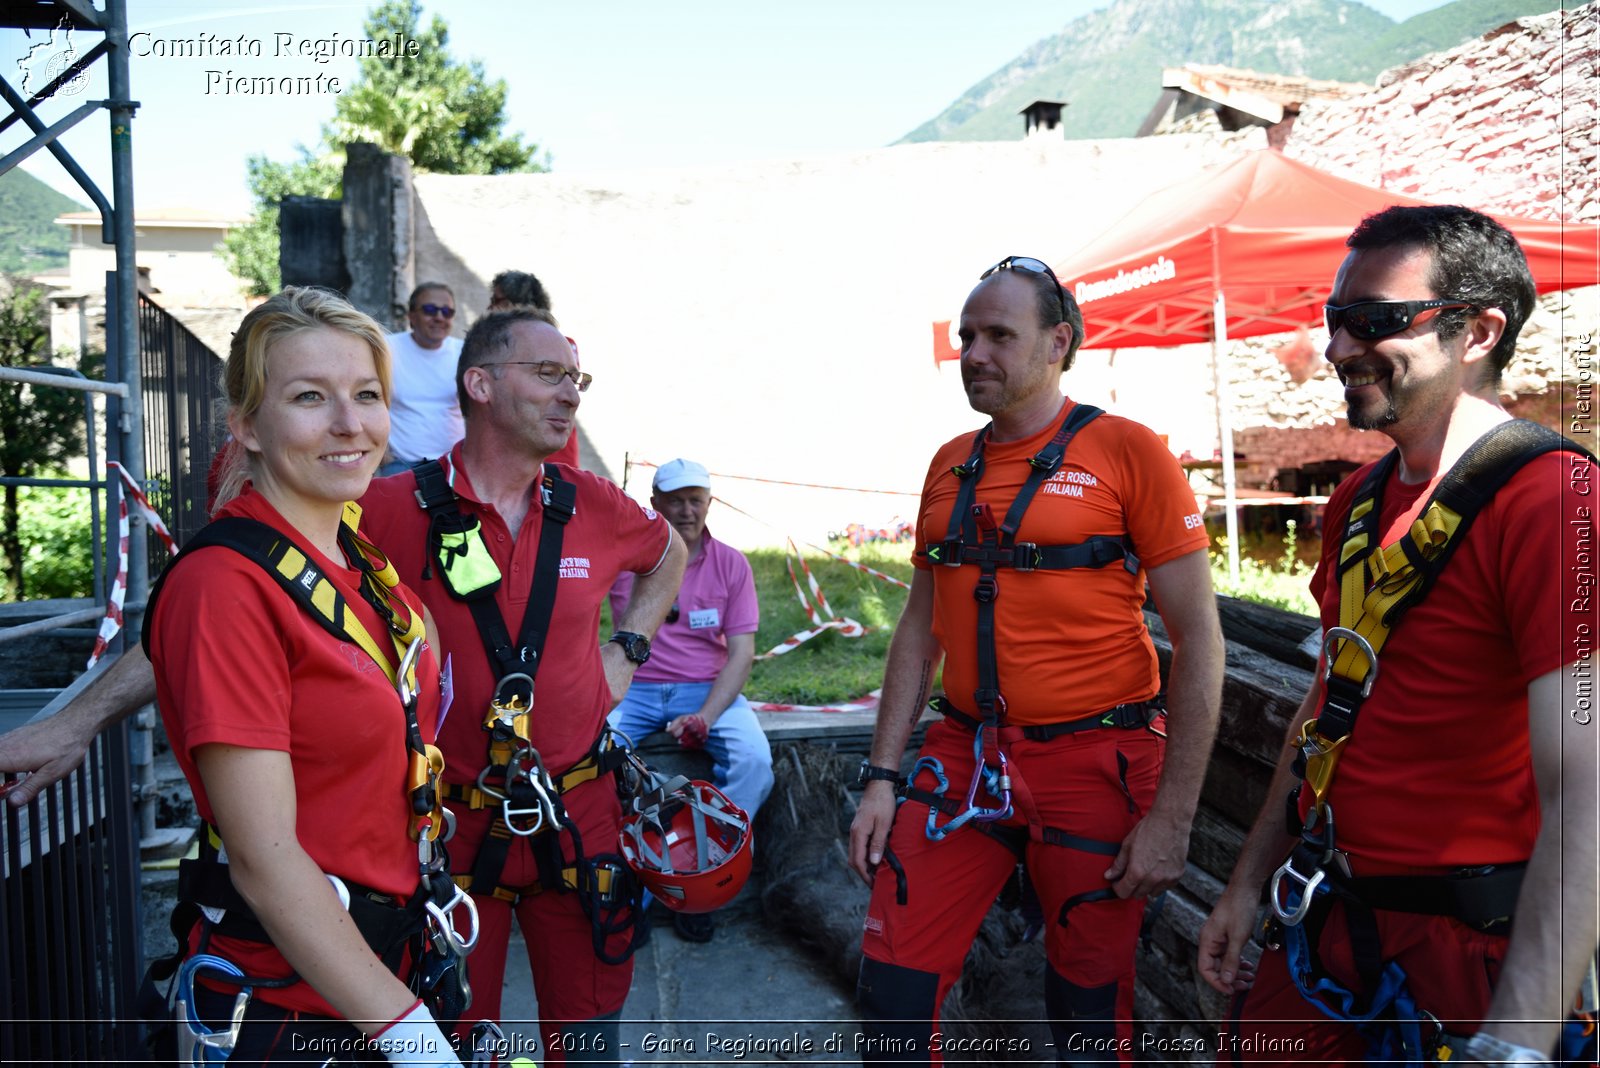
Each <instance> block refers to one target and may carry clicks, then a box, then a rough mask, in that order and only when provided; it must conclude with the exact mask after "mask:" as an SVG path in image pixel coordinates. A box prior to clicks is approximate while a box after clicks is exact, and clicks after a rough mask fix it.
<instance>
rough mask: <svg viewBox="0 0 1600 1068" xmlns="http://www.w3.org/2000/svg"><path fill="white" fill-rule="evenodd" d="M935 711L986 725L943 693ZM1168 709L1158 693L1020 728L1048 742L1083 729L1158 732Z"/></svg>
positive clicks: (961, 723) (969, 725)
mask: <svg viewBox="0 0 1600 1068" xmlns="http://www.w3.org/2000/svg"><path fill="white" fill-rule="evenodd" d="M931 703H932V705H933V710H934V711H935V712H938V713H939V714H940V715H941V716H943V717H944V718H945V719H947V720H949V721H950V722H951V723H953V724H955V725H956V726H958V727H965V728H966V729H967V730H969V731H975V730H977V729H978V728H979V727H981V726H983V724H982V722H981V721H979V720H977V719H975V718H973V717H972V716H969V715H967V714H966V713H965V712H963V711H961V709H959V708H957V707H956V706H955V705H952V704H951V703H950V701H949V699H948V698H946V697H944V696H943V695H940V696H938V697H935V698H934V699H933V701H932V702H931ZM1166 710H1167V703H1166V699H1165V697H1164V695H1161V694H1157V695H1156V696H1155V697H1152V698H1151V699H1150V700H1148V701H1129V702H1128V703H1126V704H1120V705H1117V706H1116V707H1115V708H1108V709H1107V710H1106V711H1104V712H1100V713H1097V714H1096V715H1092V716H1084V717H1083V718H1082V719H1070V720H1065V721H1063V722H1061V723H1035V724H1030V725H1028V726H1025V727H1022V728H1020V729H1021V731H1022V736H1023V737H1024V738H1026V739H1028V740H1029V741H1030V742H1048V741H1051V740H1053V739H1056V738H1060V737H1062V736H1063V735H1068V734H1078V733H1080V732H1082V731H1093V730H1102V729H1106V728H1110V729H1114V730H1125V731H1132V730H1147V729H1148V730H1151V731H1154V732H1155V733H1157V734H1162V736H1163V737H1165V735H1164V733H1163V732H1161V731H1159V730H1156V728H1154V727H1152V726H1151V724H1152V723H1154V722H1155V720H1156V719H1157V717H1159V716H1161V715H1162V714H1163V713H1164V712H1166Z"/></svg>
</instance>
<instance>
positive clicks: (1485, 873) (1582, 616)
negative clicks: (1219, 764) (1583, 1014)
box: [1199, 207, 1597, 1064]
mask: <svg viewBox="0 0 1600 1068" xmlns="http://www.w3.org/2000/svg"><path fill="white" fill-rule="evenodd" d="M1346 244H1347V245H1348V246H1349V248H1350V252H1349V254H1348V255H1347V256H1346V257H1345V260H1344V264H1343V266H1341V267H1340V269H1339V273H1338V276H1337V278H1336V279H1335V281H1334V290H1333V295H1332V298H1331V303H1330V304H1329V306H1328V308H1327V319H1328V329H1329V331H1330V335H1331V336H1330V339H1329V342H1328V350H1327V356H1328V359H1329V361H1330V362H1331V363H1332V364H1333V365H1334V368H1335V370H1336V371H1337V373H1338V376H1339V379H1340V381H1341V382H1342V383H1343V384H1344V387H1345V399H1346V402H1347V403H1348V405H1349V420H1350V425H1351V426H1353V427H1357V428H1360V429H1368V430H1378V431H1380V432H1382V433H1383V434H1385V435H1386V436H1388V437H1389V438H1391V439H1392V440H1393V441H1394V443H1395V446H1396V451H1395V452H1394V453H1391V457H1390V458H1386V459H1385V460H1384V461H1379V463H1377V464H1369V465H1367V466H1366V467H1365V468H1362V469H1361V470H1358V471H1356V472H1355V473H1354V474H1353V475H1351V476H1350V478H1348V479H1347V480H1346V481H1345V482H1344V483H1343V484H1342V485H1341V486H1340V487H1339V489H1338V490H1337V491H1336V492H1335V493H1334V495H1333V498H1332V499H1331V500H1330V501H1329V503H1328V507H1327V513H1326V515H1327V523H1326V524H1325V529H1326V531H1327V533H1326V535H1325V538H1324V543H1323V555H1322V561H1321V563H1320V565H1319V566H1318V569H1317V571H1316V573H1315V575H1314V576H1313V578H1312V583H1311V586H1312V591H1313V593H1314V594H1315V595H1316V596H1317V599H1318V602H1319V604H1320V605H1321V615H1322V623H1323V626H1324V628H1325V632H1327V633H1328V635H1329V637H1328V640H1327V642H1326V644H1325V649H1324V657H1323V664H1322V666H1321V667H1320V668H1319V672H1318V676H1319V677H1318V680H1317V681H1316V682H1315V683H1314V684H1313V686H1312V688H1311V691H1310V693H1308V694H1307V695H1306V699H1305V701H1304V703H1303V704H1302V706H1301V709H1300V712H1299V714H1298V715H1297V716H1296V717H1295V720H1294V723H1293V724H1292V725H1291V729H1290V732H1289V736H1288V744H1287V745H1286V747H1285V750H1284V754H1283V757H1282V760H1281V761H1280V763H1279V766H1278V769H1277V772H1276V774H1275V776H1274V778H1273V782H1272V786H1271V788H1270V789H1269V790H1268V793H1267V799H1266V802H1265V805H1264V806H1263V809H1262V811H1261V814H1260V816H1259V817H1258V819H1257V821H1256V824H1255V826H1254V828H1253V829H1252V830H1251V832H1250V834H1249V837H1248V838H1247V839H1246V841H1245V844H1244V846H1243V848H1242V850H1241V853H1240V857H1239V860H1238V863H1237V865H1236V867H1235V868H1234V871H1233V875H1232V878H1231V879H1230V881H1229V883H1228V886H1227V889H1226V890H1225V891H1224V892H1223V894H1222V896H1221V898H1220V899H1219V901H1218V902H1217V905H1216V908H1215V910H1214V911H1213V912H1212V914H1211V916H1210V918H1209V919H1208V920H1207V921H1206V924H1205V926H1204V928H1203V930H1202V931H1201V935H1200V946H1199V968H1200V972H1201V974H1202V976H1203V977H1204V978H1205V979H1206V980H1207V982H1209V983H1210V984H1211V985H1212V986H1214V987H1216V988H1217V989H1218V990H1220V991H1222V992H1224V993H1232V994H1235V995H1236V996H1235V1004H1234V1007H1233V1010H1232V1012H1231V1013H1230V1016H1229V1020H1228V1022H1227V1024H1226V1025H1225V1032H1224V1035H1223V1039H1222V1044H1221V1047H1220V1049H1219V1052H1218V1057H1217V1061H1218V1063H1219V1064H1222V1063H1232V1062H1236V1061H1240V1060H1246V1059H1249V1060H1262V1059H1265V1060H1273V1061H1277V1060H1282V1059H1284V1055H1285V1054H1286V1053H1292V1055H1293V1059H1295V1060H1301V1061H1309V1062H1334V1061H1339V1062H1345V1061H1359V1060H1361V1059H1363V1058H1364V1057H1365V1058H1367V1059H1384V1060H1397V1061H1406V1062H1408V1063H1420V1062H1428V1061H1437V1060H1444V1059H1446V1058H1448V1059H1450V1060H1451V1061H1452V1062H1455V1061H1461V1060H1467V1061H1483V1062H1491V1063H1536V1062H1537V1063H1548V1062H1549V1061H1550V1060H1551V1059H1552V1058H1556V1059H1557V1060H1559V1059H1560V1057H1561V1055H1562V1054H1560V1053H1558V1034H1560V1033H1561V1032H1562V1030H1563V1029H1562V1024H1561V1020H1562V1018H1563V1017H1565V1016H1566V1015H1567V1013H1568V1012H1569V1010H1571V1009H1572V1008H1573V1006H1574V1005H1575V1004H1576V1003H1577V1001H1576V1000H1575V999H1578V998H1580V997H1581V996H1582V995H1580V987H1581V985H1582V981H1583V978H1584V975H1585V971H1586V970H1587V969H1588V968H1589V967H1590V966H1592V963H1593V960H1594V952H1595V944H1596V924H1595V906H1596V880H1595V856H1596V853H1595V845H1596V841H1595V840H1596V818H1595V808H1596V775H1597V764H1596V743H1595V729H1596V728H1595V725H1594V723H1593V722H1592V718H1591V713H1590V712H1589V711H1588V710H1587V709H1586V708H1585V707H1584V706H1585V705H1586V704H1587V703H1588V702H1587V701H1586V700H1580V699H1579V697H1580V696H1581V694H1582V691H1579V693H1578V695H1575V694H1574V692H1573V686H1574V685H1575V683H1574V682H1573V681H1572V680H1577V679H1593V678H1594V676H1595V669H1596V666H1597V665H1596V663H1595V658H1594V655H1593V647H1594V642H1593V629H1592V628H1593V626H1594V624H1595V619H1596V617H1595V611H1594V606H1593V604H1592V602H1591V599H1590V598H1591V594H1592V582H1591V584H1589V585H1588V586H1579V587H1575V586H1574V585H1573V580H1572V577H1571V575H1572V572H1571V569H1570V566H1569V565H1570V564H1571V563H1572V562H1573V560H1574V553H1575V551H1579V550H1582V551H1587V552H1589V553H1591V554H1592V552H1593V546H1594V544H1595V542H1594V536H1595V530H1594V513H1593V503H1592V499H1591V496H1590V494H1589V490H1588V487H1589V486H1591V485H1592V484H1593V476H1592V472H1593V458H1592V457H1590V456H1588V455H1587V454H1585V453H1583V452H1581V451H1575V450H1576V446H1572V445H1571V443H1570V442H1569V443H1566V444H1565V445H1563V444H1562V443H1561V441H1560V439H1559V438H1557V437H1555V436H1554V435H1548V440H1547V441H1545V442H1544V443H1543V444H1544V446H1545V447H1547V448H1549V449H1550V450H1551V451H1548V452H1544V453H1542V454H1538V455H1535V456H1534V458H1533V459H1531V460H1528V461H1527V462H1526V463H1524V464H1523V466H1521V467H1520V468H1518V469H1516V473H1515V474H1513V475H1511V476H1510V477H1509V479H1508V480H1506V481H1505V482H1504V483H1503V485H1501V486H1500V487H1499V488H1498V490H1494V489H1493V488H1492V487H1490V486H1487V485H1486V483H1487V479H1486V478H1482V477H1480V478H1477V479H1475V480H1474V483H1473V486H1472V488H1473V489H1474V490H1475V491H1479V492H1480V493H1482V494H1483V495H1487V494H1489V493H1492V496H1489V498H1488V501H1487V503H1485V504H1483V505H1481V507H1479V508H1478V510H1477V511H1476V513H1475V518H1470V519H1468V520H1467V522H1468V523H1470V529H1467V530H1466V532H1465V533H1462V534H1459V535H1455V534H1451V535H1448V536H1446V535H1444V534H1443V533H1442V530H1443V528H1441V527H1440V526H1439V525H1438V523H1437V521H1438V520H1439V519H1440V518H1443V517H1444V516H1445V513H1444V512H1441V511H1436V510H1435V506H1433V505H1432V504H1430V497H1431V495H1432V494H1433V492H1434V489H1435V487H1437V486H1438V485H1439V484H1440V483H1441V481H1442V480H1444V479H1445V478H1446V475H1447V472H1449V471H1450V469H1451V468H1452V466H1453V465H1455V464H1456V463H1457V461H1458V460H1461V459H1462V457H1463V456H1464V455H1466V454H1468V453H1469V451H1471V450H1473V447H1474V445H1475V443H1477V442H1479V441H1480V440H1481V439H1483V438H1484V436H1485V435H1490V434H1493V435H1494V436H1495V438H1496V439H1497V440H1499V441H1505V440H1507V437H1506V435H1507V434H1508V432H1510V433H1521V432H1525V431H1529V432H1532V433H1534V434H1535V435H1537V433H1538V432H1537V431H1533V430H1532V428H1528V427H1525V426H1517V425H1514V424H1511V417H1510V415H1509V414H1508V413H1507V412H1506V411H1505V409H1504V408H1503V407H1502V406H1501V404H1500V399H1499V390H1498V384H1499V381H1500V376H1501V373H1502V371H1503V370H1504V369H1505V366H1506V364H1507V363H1508V362H1509V361H1510V359H1511V357H1512V355H1513V354H1514V352H1515V350H1516V341H1517V335H1518V333H1519V331H1520V330H1521V328H1522V324H1523V323H1524V322H1525V321H1526V319H1527V317H1528V314H1529V313H1530V312H1531V311H1532V309H1533V306H1534V295H1535V287H1534V282H1533V278H1532V276H1531V274H1530V272H1529V270H1528V266H1527V262H1526V260H1525V258H1524V256H1523V253H1522V249H1521V248H1520V246H1518V244H1517V242H1516V240H1515V238H1514V237H1512V235H1511V234H1510V233H1508V232H1507V231H1506V230H1505V229H1504V228H1502V227H1501V226H1500V225H1499V224H1498V223H1496V222H1495V221H1494V220H1492V219H1490V218H1488V217H1487V216H1484V215H1481V214H1479V213H1477V212H1474V211H1470V210H1468V209H1466V208H1460V207H1394V208H1389V209H1387V210H1385V211H1383V212H1380V213H1378V214H1376V215H1373V216H1370V217H1368V218H1367V219H1365V220H1364V221H1363V222H1362V223H1361V224H1360V225H1359V226H1358V227H1357V228H1356V229H1355V231H1354V232H1353V233H1352V234H1351V235H1350V237H1349V239H1348V241H1347V242H1346ZM1380 465H1386V466H1380ZM1369 475H1370V476H1371V477H1369ZM1372 487H1376V489H1375V490H1374V489H1373V488H1372ZM1374 492H1376V494H1377V495H1376V496H1375V497H1374V496H1372V494H1373V493H1374ZM1441 500H1442V501H1443V500H1446V498H1443V497H1442V498H1441ZM1456 507H1457V508H1458V509H1459V506H1456ZM1374 513H1375V514H1374ZM1352 514H1356V516H1357V518H1356V521H1355V522H1353V523H1352V522H1350V521H1348V517H1349V516H1351V515H1352ZM1363 535H1364V536H1365V538H1366V539H1367V541H1366V544H1362V543H1361V538H1362V537H1363ZM1408 538H1409V539H1413V540H1406V539H1408ZM1417 538H1420V539H1421V543H1418V542H1416V541H1415V540H1414V539H1417ZM1441 539H1445V540H1447V541H1454V547H1453V550H1452V552H1451V555H1449V556H1448V557H1447V563H1445V564H1444V565H1443V566H1442V567H1441V568H1440V569H1439V570H1438V571H1437V572H1435V573H1434V577H1433V578H1432V580H1431V585H1429V586H1427V587H1426V588H1425V589H1424V591H1423V592H1422V593H1419V594H1417V595H1416V599H1412V600H1409V601H1407V602H1405V607H1404V609H1403V615H1399V616H1398V617H1397V618H1394V619H1393V620H1392V621H1391V620H1389V619H1385V616H1386V614H1388V613H1389V612H1390V611H1391V609H1392V606H1393V605H1394V604H1395V603H1396V602H1390V601H1386V600H1385V598H1387V597H1391V596H1397V594H1395V593H1393V592H1392V591H1394V590H1396V589H1398V588H1399V586H1400V584H1401V583H1402V581H1403V577H1404V576H1405V575H1406V573H1407V569H1408V568H1410V569H1418V570H1420V569H1419V568H1418V566H1417V565H1416V564H1415V563H1414V559H1415V558H1414V557H1413V556H1412V552H1411V550H1413V549H1414V548H1416V549H1418V551H1417V553H1416V558H1421V557H1424V556H1426V554H1427V553H1428V552H1429V551H1430V550H1429V549H1428V548H1422V547H1421V545H1425V544H1428V543H1431V544H1433V545H1438V544H1440V543H1441ZM1456 539H1458V540H1456ZM1395 544H1399V545H1400V547H1401V548H1403V549H1405V550H1407V551H1406V552H1405V553H1404V554H1402V556H1401V557H1394V556H1390V555H1388V554H1385V553H1383V551H1382V550H1381V549H1380V550H1376V551H1375V552H1374V553H1373V554H1372V555H1368V556H1366V557H1365V558H1364V559H1361V558H1360V557H1359V554H1360V553H1363V552H1367V550H1368V546H1372V547H1377V546H1383V547H1388V546H1391V545H1395ZM1375 558H1384V562H1383V563H1382V565H1381V567H1376V568H1375V569H1374V570H1371V571H1369V570H1367V568H1368V566H1369V565H1367V564H1366V563H1365V560H1372V559H1375ZM1591 559H1592V557H1591ZM1357 560H1360V562H1356V563H1352V561H1357ZM1390 561H1396V562H1395V563H1391V562H1390ZM1590 574H1592V570H1591V571H1590ZM1352 580H1353V581H1352ZM1341 602H1344V603H1343V604H1342V603H1341ZM1352 606H1354V607H1352ZM1369 606H1370V607H1369ZM1341 608H1343V611H1341ZM1374 609H1377V610H1374ZM1357 613H1359V620H1358V621H1353V620H1355V619H1356V614H1357ZM1379 619H1383V620H1384V622H1383V625H1382V627H1379V626H1377V625H1376V624H1375V622H1374V621H1375V620H1379ZM1340 628H1344V629H1340ZM1347 646H1348V647H1350V648H1352V649H1354V650H1356V653H1355V655H1354V656H1353V657H1352V658H1351V659H1350V661H1348V663H1347V662H1346V661H1345V659H1344V650H1345V648H1346V647H1347ZM1330 661H1331V663H1330ZM1380 669H1381V670H1380ZM1347 672H1348V674H1347ZM1564 676H1565V677H1566V686H1567V690H1566V693H1565V694H1564V693H1563V681H1564ZM1357 712H1359V717H1358V716H1357ZM1308 721H1309V722H1310V726H1306V724H1307V723H1308ZM1330 722H1335V723H1337V724H1340V726H1339V727H1337V728H1336V729H1335V730H1334V731H1328V730H1325V728H1326V727H1327V724H1328V723H1330ZM1340 732H1342V738H1341V739H1340V740H1337V741H1334V742H1328V741H1327V740H1326V739H1328V738H1331V737H1334V736H1335V735H1336V734H1338V733H1340ZM1328 750H1331V751H1332V752H1333V756H1332V758H1331V759H1330V757H1329V755H1328V752H1327V751H1328ZM1301 776H1303V777H1304V779H1305V784H1304V785H1303V786H1302V785H1301V784H1300V782H1299V778H1300V777H1301ZM1286 796H1287V797H1288V798H1289V800H1290V803H1289V806H1288V807H1289V812H1288V814H1287V815H1288V817H1289V820H1290V821H1292V824H1291V825H1290V826H1286V818H1285V817H1286V813H1285V804H1284V799H1285V797H1286ZM1334 812H1337V819H1335V818H1334V815H1333V813H1334ZM1296 825H1298V826H1296ZM1286 858H1287V860H1286ZM1269 877H1270V882H1271V886H1270V893H1271V895H1272V904H1273V913H1274V914H1275V916H1276V919H1274V920H1272V921H1271V922H1270V923H1269V928H1268V932H1267V937H1266V938H1265V939H1264V941H1266V943H1267V944H1268V947H1269V948H1268V951H1267V952H1266V953H1265V954H1263V956H1262V959H1261V961H1260V964H1259V966H1258V967H1255V968H1253V967H1252V966H1251V965H1250V964H1248V963H1246V962H1245V961H1244V960H1243V959H1241V955H1240V954H1241V950H1242V949H1243V948H1244V947H1245V944H1246V942H1247V940H1248V939H1249V938H1250V935H1251V933H1252V931H1253V929H1255V927H1256V913H1257V907H1258V903H1259V901H1260V894H1261V888H1262V885H1263V884H1264V883H1267V882H1268V881H1269ZM1589 974H1590V976H1591V977H1592V972H1590V973H1589ZM1588 998H1589V999H1590V1006H1589V1007H1590V1010H1591V1011H1592V1009H1593V1001H1592V999H1593V992H1592V988H1591V989H1590V992H1589V994H1588ZM1372 1015H1376V1017H1377V1020H1376V1022H1372V1023H1366V1022H1362V1021H1361V1020H1359V1019H1354V1018H1357V1017H1367V1016H1372ZM1580 1031H1581V1027H1575V1028H1573V1029H1572V1030H1571V1031H1569V1032H1568V1033H1567V1034H1566V1035H1563V1036H1562V1041H1563V1042H1572V1041H1573V1040H1575V1039H1581V1035H1580V1034H1579V1032H1580ZM1251 1040H1254V1041H1251ZM1593 1049H1594V1046H1593V1038H1592V1035H1591V1036H1590V1038H1589V1039H1588V1051H1587V1060H1585V1061H1584V1063H1592V1062H1593V1058H1594V1052H1593ZM1578 1053H1579V1050H1578V1049H1577V1048H1576V1043H1574V1044H1573V1045H1567V1046H1566V1047H1565V1056H1566V1057H1568V1058H1571V1057H1574V1056H1576V1055H1578Z"/></svg>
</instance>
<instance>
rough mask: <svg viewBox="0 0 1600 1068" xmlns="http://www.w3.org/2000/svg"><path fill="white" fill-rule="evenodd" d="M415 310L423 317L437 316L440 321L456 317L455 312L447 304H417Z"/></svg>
mask: <svg viewBox="0 0 1600 1068" xmlns="http://www.w3.org/2000/svg"><path fill="white" fill-rule="evenodd" d="M417 310H418V311H419V312H421V313H422V314H423V315H437V316H438V317H439V318H441V319H454V318H455V317H456V310H455V309H454V308H452V307H450V305H448V304H418V305H417Z"/></svg>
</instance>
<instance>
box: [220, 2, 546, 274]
mask: <svg viewBox="0 0 1600 1068" xmlns="http://www.w3.org/2000/svg"><path fill="white" fill-rule="evenodd" d="M421 21H422V6H421V4H419V3H416V2H414V0H385V2H384V3H382V4H380V5H379V6H377V7H376V8H373V9H372V10H371V11H370V12H369V13H368V15H367V21H366V24H365V32H366V36H367V37H369V38H371V39H373V40H379V39H383V38H390V39H393V38H394V37H396V36H400V37H403V38H405V39H408V40H415V41H416V42H417V46H418V47H417V55H416V57H415V58H408V57H400V58H380V57H377V56H368V57H367V58H365V59H363V60H361V69H360V74H359V75H358V76H357V78H356V80H355V82H354V83H353V84H352V85H351V87H350V88H349V89H348V90H346V91H345V92H344V93H342V94H340V96H339V98H338V100H337V102H336V103H335V105H334V114H333V120H332V122H330V123H328V124H326V125H324V126H323V128H322V144H321V146H320V149H319V150H317V151H312V150H310V149H307V148H305V147H304V146H301V148H300V159H299V160H298V161H296V162H294V163H287V164H284V163H275V162H273V161H271V160H268V159H267V158H266V157H264V156H254V157H251V159H250V162H249V168H248V170H249V173H248V183H249V186H250V192H251V195H252V196H253V197H254V198H255V203H256V210H255V217H254V218H253V219H252V220H251V222H250V223H249V224H247V225H245V226H242V227H239V228H236V229H235V230H233V231H231V232H230V233H229V234H228V237H227V239H226V241H224V242H223V251H224V254H225V255H226V257H227V259H228V264H229V267H230V268H231V269H232V270H233V273H234V274H235V275H237V276H238V277H240V278H242V279H245V281H246V282H247V283H248V285H249V289H250V292H251V293H252V294H256V295H266V294H269V293H274V292H276V291H277V290H278V289H279V287H280V285H281V280H280V275H279V273H278V205H279V203H280V202H281V201H282V200H283V198H284V197H285V196H291V195H300V196H317V197H336V196H338V195H339V182H340V173H341V171H342V170H343V168H344V146H345V145H346V144H348V143H349V142H351V141H370V142H372V143H373V144H376V145H378V146H379V147H381V148H382V149H384V151H386V152H393V153H395V154H397V155H403V156H405V157H407V158H408V159H410V160H411V165H412V167H413V168H414V169H415V170H418V171H423V172H433V173H437V174H507V173H511V172H516V171H539V170H544V169H545V167H546V165H547V163H548V157H546V159H544V160H539V159H537V158H536V156H537V154H538V146H536V145H525V144H523V143H522V136H521V135H520V134H512V135H510V136H507V135H506V134H505V133H504V128H505V123H506V115H505V104H506V83H505V81H504V80H503V79H494V80H492V81H491V80H490V79H489V78H488V76H487V75H486V73H485V71H484V69H483V64H481V63H479V62H478V61H476V60H471V61H468V62H466V63H462V62H460V61H458V60H456V59H455V58H453V57H452V56H451V55H450V50H449V41H450V31H449V28H448V26H447V25H446V24H445V21H444V19H442V18H440V17H439V16H438V15H435V16H434V17H433V20H432V22H431V23H429V25H428V26H427V28H426V29H424V28H423V27H422V25H421Z"/></svg>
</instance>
